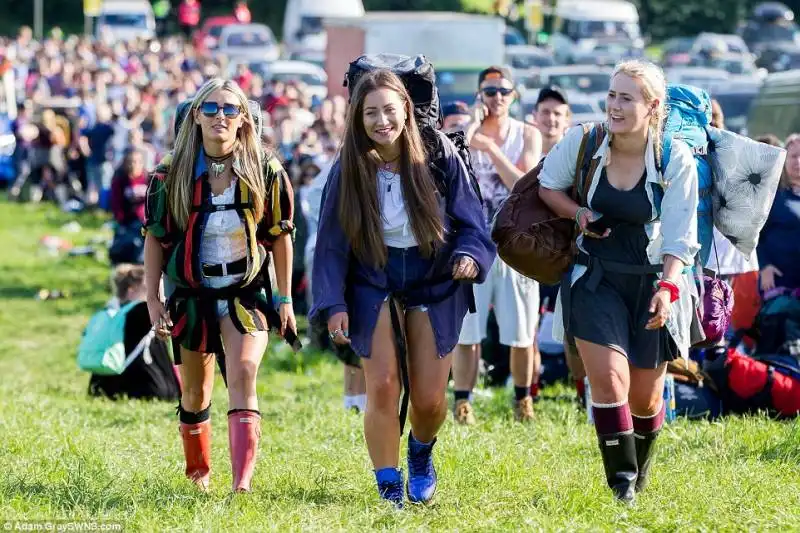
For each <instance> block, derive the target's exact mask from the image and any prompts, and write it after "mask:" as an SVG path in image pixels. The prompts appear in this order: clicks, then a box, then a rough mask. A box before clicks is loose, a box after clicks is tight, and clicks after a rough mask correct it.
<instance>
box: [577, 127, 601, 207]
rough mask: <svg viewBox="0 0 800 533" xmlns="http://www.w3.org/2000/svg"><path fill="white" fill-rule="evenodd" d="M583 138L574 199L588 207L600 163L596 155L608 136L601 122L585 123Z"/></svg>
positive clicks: (579, 151) (579, 152)
mask: <svg viewBox="0 0 800 533" xmlns="http://www.w3.org/2000/svg"><path fill="white" fill-rule="evenodd" d="M582 126H583V139H581V145H580V148H579V149H578V159H577V161H576V164H575V187H574V195H573V196H574V199H575V201H576V202H578V204H579V205H582V206H585V207H588V204H589V191H590V190H591V189H592V183H593V182H594V175H595V173H596V172H597V167H598V165H599V164H600V159H599V158H595V157H594V155H595V153H596V152H597V149H598V148H600V145H601V144H603V141H604V140H605V138H606V128H605V126H604V125H603V124H602V123H601V124H594V123H589V124H583V125H582Z"/></svg>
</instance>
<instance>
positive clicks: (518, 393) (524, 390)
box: [514, 385, 531, 401]
mask: <svg viewBox="0 0 800 533" xmlns="http://www.w3.org/2000/svg"><path fill="white" fill-rule="evenodd" d="M530 395H531V388H530V387H517V386H516V385H514V397H515V398H516V399H517V401H520V400H521V399H523V398H524V397H525V396H530Z"/></svg>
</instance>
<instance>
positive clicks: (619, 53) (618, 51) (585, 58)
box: [572, 41, 642, 66]
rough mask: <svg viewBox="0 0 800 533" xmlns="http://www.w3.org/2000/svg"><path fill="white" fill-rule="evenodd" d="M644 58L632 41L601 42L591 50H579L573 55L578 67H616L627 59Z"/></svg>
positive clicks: (573, 60)
mask: <svg viewBox="0 0 800 533" xmlns="http://www.w3.org/2000/svg"><path fill="white" fill-rule="evenodd" d="M638 57H642V50H641V49H639V48H635V47H633V46H631V43H630V41H607V42H599V43H597V44H596V45H595V47H594V48H592V49H589V50H579V51H576V52H575V53H574V54H573V55H572V62H573V63H574V64H576V65H601V66H614V65H616V64H617V63H619V62H620V61H623V60H625V59H632V58H638Z"/></svg>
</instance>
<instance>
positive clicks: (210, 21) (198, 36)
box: [192, 15, 239, 54]
mask: <svg viewBox="0 0 800 533" xmlns="http://www.w3.org/2000/svg"><path fill="white" fill-rule="evenodd" d="M231 24H239V21H238V20H236V17H234V16H233V15H227V16H222V17H208V18H207V19H205V20H204V21H203V26H202V27H201V28H200V29H199V30H197V31H195V32H194V35H193V36H192V44H193V45H194V48H195V50H197V52H198V53H200V54H207V53H208V52H210V51H211V50H213V49H214V48H216V47H217V44H218V41H219V36H220V34H221V33H222V28H224V27H225V26H229V25H231Z"/></svg>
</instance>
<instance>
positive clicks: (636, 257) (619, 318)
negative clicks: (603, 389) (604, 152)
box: [569, 169, 679, 368]
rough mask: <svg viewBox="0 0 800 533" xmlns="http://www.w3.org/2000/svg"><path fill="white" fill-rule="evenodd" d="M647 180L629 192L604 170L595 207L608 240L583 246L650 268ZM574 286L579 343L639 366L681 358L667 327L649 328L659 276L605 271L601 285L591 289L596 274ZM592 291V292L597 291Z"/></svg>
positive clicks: (572, 313) (573, 329) (572, 326)
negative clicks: (605, 349) (606, 227)
mask: <svg viewBox="0 0 800 533" xmlns="http://www.w3.org/2000/svg"><path fill="white" fill-rule="evenodd" d="M645 187H646V179H645V176H642V178H641V179H640V180H639V183H638V184H637V185H636V187H634V188H633V189H631V190H629V191H621V190H618V189H615V188H614V187H613V186H611V184H610V183H609V182H608V177H607V176H606V171H605V169H603V170H602V172H601V175H600V181H599V182H598V183H597V189H596V191H595V194H594V196H593V197H592V200H591V205H590V207H591V208H592V209H593V210H594V211H596V212H598V213H602V215H603V219H604V220H606V221H607V223H608V225H609V227H610V228H611V234H610V235H609V236H608V237H607V238H605V239H593V238H591V237H588V236H585V237H584V239H583V248H584V249H585V250H586V252H588V253H589V255H590V256H592V257H597V258H600V259H606V260H609V261H616V262H620V263H626V264H629V265H649V264H650V261H649V260H648V258H647V245H648V243H649V239H648V238H647V233H646V232H645V224H647V223H648V222H650V221H651V220H652V206H651V204H650V200H649V199H648V197H647V191H646V189H645ZM593 268H594V267H591V266H590V267H589V269H590V270H589V271H588V272H587V273H586V274H584V275H583V276H581V278H580V279H579V280H578V281H577V282H576V283H575V285H574V286H573V287H572V295H571V298H570V310H569V330H570V333H571V334H572V335H573V336H574V337H575V338H577V339H582V340H585V341H588V342H591V343H594V344H599V345H602V346H607V347H609V348H612V349H613V350H616V351H618V352H620V353H621V354H623V355H624V356H626V357H627V358H628V361H629V362H630V364H631V365H633V366H635V367H637V368H656V367H658V366H659V365H660V364H662V363H664V362H667V361H672V360H673V359H675V358H676V357H678V355H679V352H678V347H677V345H676V344H675V342H674V341H673V340H672V337H671V336H670V335H669V333H668V332H667V329H666V327H662V328H660V329H658V330H648V329H645V325H646V324H647V322H648V321H649V320H650V316H651V315H650V310H649V307H650V300H651V299H652V297H653V285H654V283H655V281H656V279H657V276H656V274H646V275H641V274H620V273H616V272H609V271H608V270H605V271H603V273H602V277H601V278H600V281H599V283H598V284H597V286H596V287H594V288H592V287H590V286H588V285H589V284H588V280H589V279H590V277H591V273H592V272H591V270H592V269H593ZM592 289H593V290H592Z"/></svg>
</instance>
